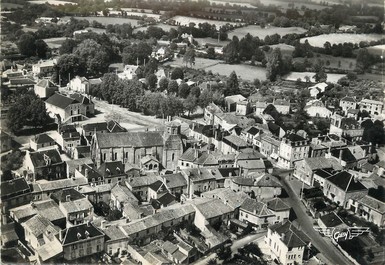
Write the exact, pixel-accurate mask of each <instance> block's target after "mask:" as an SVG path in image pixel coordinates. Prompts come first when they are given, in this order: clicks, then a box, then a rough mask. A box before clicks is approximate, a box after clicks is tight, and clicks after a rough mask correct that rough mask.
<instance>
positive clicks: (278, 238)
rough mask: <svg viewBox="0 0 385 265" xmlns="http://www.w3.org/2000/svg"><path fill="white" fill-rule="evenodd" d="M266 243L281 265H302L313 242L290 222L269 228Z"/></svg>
mask: <svg viewBox="0 0 385 265" xmlns="http://www.w3.org/2000/svg"><path fill="white" fill-rule="evenodd" d="M265 243H266V245H267V246H268V248H269V249H270V253H271V255H272V256H273V258H276V259H277V260H278V262H279V263H280V264H284V265H289V264H295V263H298V264H302V263H303V259H304V257H307V256H308V250H309V249H310V245H311V240H310V238H309V237H308V236H307V235H306V234H305V233H303V232H302V231H301V230H299V229H298V228H296V227H295V226H294V225H293V224H292V223H291V222H290V221H285V222H282V223H278V224H274V225H272V226H270V227H269V228H268V231H267V235H266V237H265Z"/></svg>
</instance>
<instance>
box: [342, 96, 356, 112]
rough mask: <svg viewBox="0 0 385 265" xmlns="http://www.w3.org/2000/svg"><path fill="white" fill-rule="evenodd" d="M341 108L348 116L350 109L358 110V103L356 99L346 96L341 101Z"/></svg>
mask: <svg viewBox="0 0 385 265" xmlns="http://www.w3.org/2000/svg"><path fill="white" fill-rule="evenodd" d="M340 107H341V109H342V111H343V112H344V113H345V114H346V113H347V112H348V110H350V109H353V110H354V109H356V108H357V102H356V99H355V98H354V97H349V96H345V97H343V98H341V100H340Z"/></svg>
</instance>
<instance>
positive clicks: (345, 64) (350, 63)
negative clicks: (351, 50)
mask: <svg viewBox="0 0 385 265" xmlns="http://www.w3.org/2000/svg"><path fill="white" fill-rule="evenodd" d="M307 60H308V61H309V62H311V63H312V64H313V65H314V64H315V63H317V61H318V60H322V61H324V62H325V63H326V61H329V62H330V65H325V67H326V68H339V69H341V70H354V69H355V68H356V59H353V58H342V57H333V56H331V55H326V54H320V57H317V56H314V57H313V58H307ZM304 61H305V58H293V62H304ZM339 62H341V66H339Z"/></svg>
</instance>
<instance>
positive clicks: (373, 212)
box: [348, 195, 385, 227]
mask: <svg viewBox="0 0 385 265" xmlns="http://www.w3.org/2000/svg"><path fill="white" fill-rule="evenodd" d="M348 203H349V205H350V208H349V210H351V211H353V212H354V213H355V215H356V216H358V217H360V218H362V219H364V220H365V221H367V222H371V223H373V224H375V225H377V226H378V227H384V226H385V203H384V202H383V201H380V200H378V199H376V198H373V197H372V196H370V195H358V196H356V197H351V198H350V199H349V202H348Z"/></svg>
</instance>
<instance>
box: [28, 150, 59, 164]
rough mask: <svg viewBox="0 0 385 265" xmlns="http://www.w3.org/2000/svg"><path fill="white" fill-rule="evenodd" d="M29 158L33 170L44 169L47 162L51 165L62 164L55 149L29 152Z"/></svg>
mask: <svg viewBox="0 0 385 265" xmlns="http://www.w3.org/2000/svg"><path fill="white" fill-rule="evenodd" d="M29 156H30V158H31V161H32V164H33V166H34V167H35V168H39V167H45V166H47V163H48V162H50V164H51V165H54V164H60V163H62V162H63V161H62V159H61V157H60V154H59V151H58V150H57V149H49V150H43V151H36V152H30V153H29Z"/></svg>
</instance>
